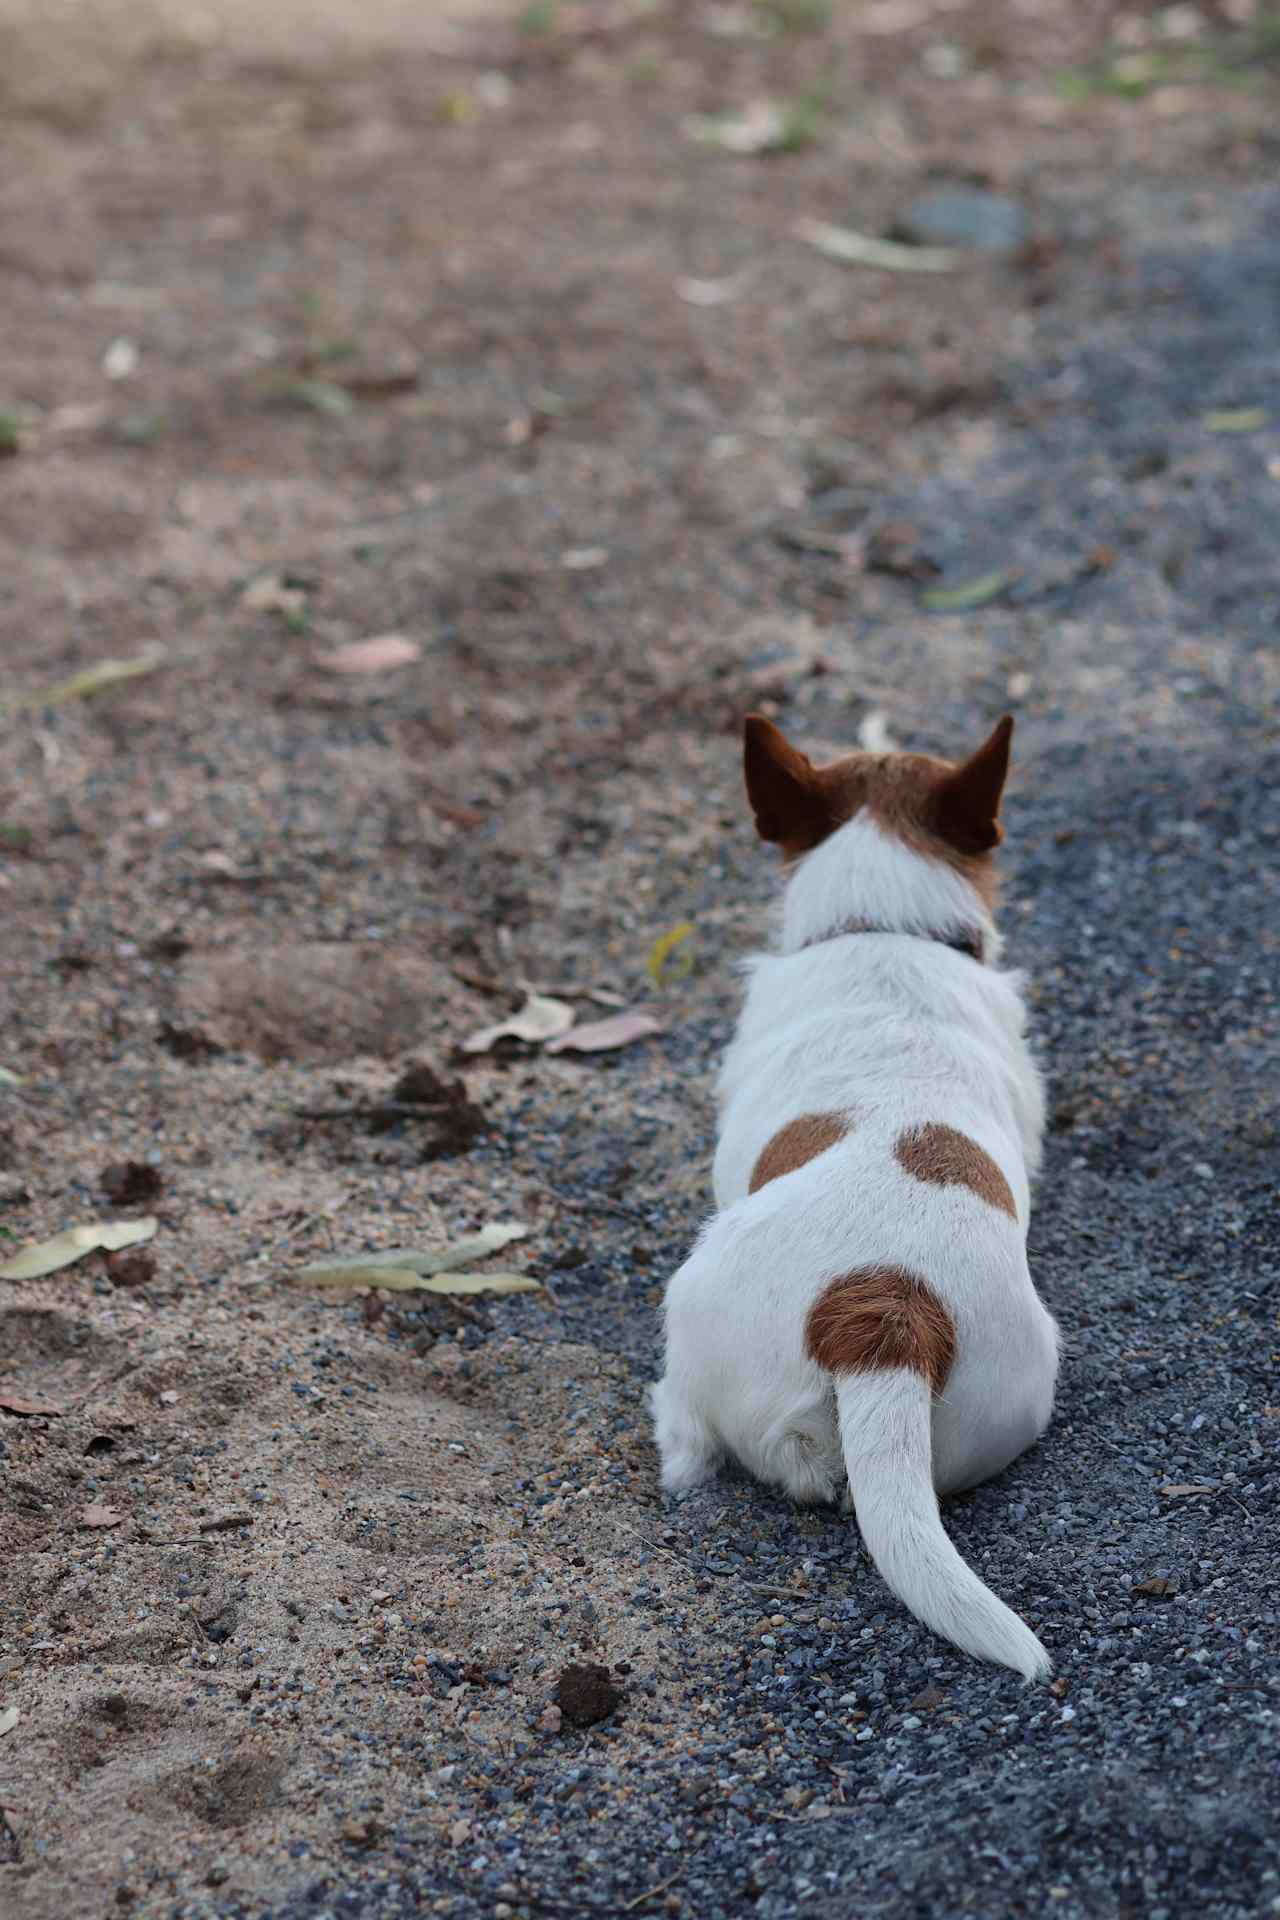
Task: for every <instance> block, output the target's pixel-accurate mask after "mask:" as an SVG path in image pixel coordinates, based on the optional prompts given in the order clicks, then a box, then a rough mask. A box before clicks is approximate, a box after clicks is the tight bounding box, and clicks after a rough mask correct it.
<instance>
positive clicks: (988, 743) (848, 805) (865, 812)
mask: <svg viewBox="0 0 1280 1920" xmlns="http://www.w3.org/2000/svg"><path fill="white" fill-rule="evenodd" d="M1012 737H1013V717H1012V715H1010V714H1006V715H1005V716H1004V718H1003V719H1002V720H999V721H997V723H996V725H995V727H994V728H993V730H992V732H991V734H990V735H989V737H988V738H987V739H986V740H985V741H984V742H983V744H982V745H981V746H980V747H979V748H978V750H977V752H976V753H973V754H971V755H970V756H969V758H968V759H967V760H963V761H959V762H954V761H950V760H937V759H934V758H933V757H932V756H931V755H929V754H923V753H850V754H845V755H843V756H842V757H841V758H840V759H839V760H833V761H830V762H829V763H828V764H827V765H825V766H820V767H819V766H815V765H814V764H813V762H812V761H811V760H810V759H809V757H808V755H807V754H805V753H801V752H800V750H799V748H798V747H793V746H792V744H791V742H790V741H789V740H788V739H787V737H786V735H785V734H784V733H783V732H782V731H781V730H780V728H778V727H775V726H774V724H773V722H772V721H771V720H766V719H765V718H764V717H763V715H761V714H758V713H752V714H748V716H747V720H746V726H745V739H744V765H745V772H746V781H747V797H748V799H749V800H750V802H751V808H752V811H753V813H754V814H755V821H756V831H757V832H758V833H759V835H760V837H761V839H762V840H769V841H772V842H773V843H774V845H776V846H779V847H781V849H782V852H783V855H784V857H785V858H786V859H787V860H788V861H790V860H796V859H798V858H799V857H800V856H801V855H802V854H805V853H810V852H812V850H813V849H814V848H815V847H817V846H820V845H821V844H822V842H823V841H824V840H827V839H829V838H830V836H831V835H832V834H833V833H835V832H836V831H837V830H838V829H839V828H840V827H843V826H845V825H846V824H847V823H848V822H849V821H850V820H852V819H854V818H855V817H857V816H859V815H862V816H864V817H868V818H870V819H872V820H874V821H875V823H876V825H877V826H879V827H880V828H881V829H882V830H883V831H884V832H886V833H889V834H892V835H894V836H895V837H896V838H897V839H899V840H901V841H902V842H903V843H904V844H905V845H906V846H908V847H910V848H911V849H912V851H913V852H915V853H918V854H922V855H924V856H925V857H926V858H930V859H935V860H941V861H945V862H946V864H947V865H948V866H951V867H953V868H957V869H958V870H959V871H960V872H962V873H963V874H964V876H965V878H966V879H968V880H970V881H972V882H973V883H974V884H975V885H978V886H979V888H980V890H982V888H981V881H982V879H983V878H984V877H985V876H986V874H987V873H988V872H989V871H990V869H991V855H992V853H993V852H994V850H995V848H996V847H998V846H999V844H1000V842H1001V840H1002V839H1003V838H1004V829H1003V827H1002V826H1001V825H1000V801H1001V796H1002V795H1003V793H1004V783H1005V779H1006V776H1007V774H1008V771H1009V743H1010V740H1011V739H1012Z"/></svg>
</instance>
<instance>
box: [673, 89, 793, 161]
mask: <svg viewBox="0 0 1280 1920" xmlns="http://www.w3.org/2000/svg"><path fill="white" fill-rule="evenodd" d="M684 130H685V132H686V134H687V135H688V136H689V138H690V139H691V140H699V141H701V142H702V143H703V145H705V146H711V147H720V148H722V149H723V151H724V152H725V153H777V152H778V151H779V150H780V149H781V148H783V147H788V146H791V145H793V144H794V143H795V134H794V128H793V122H792V117H791V116H790V115H789V114H787V113H786V112H785V111H784V110H783V109H782V108H781V107H780V106H778V105H777V103H776V102H775V101H773V100H753V101H752V102H751V104H750V106H747V107H744V108H743V110H742V112H741V113H727V114H724V115H722V116H721V117H720V118H718V119H709V118H708V117H707V116H706V115H705V114H701V113H691V114H690V115H689V117H688V119H687V120H686V121H685V123H684Z"/></svg>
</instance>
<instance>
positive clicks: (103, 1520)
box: [80, 1500, 124, 1527]
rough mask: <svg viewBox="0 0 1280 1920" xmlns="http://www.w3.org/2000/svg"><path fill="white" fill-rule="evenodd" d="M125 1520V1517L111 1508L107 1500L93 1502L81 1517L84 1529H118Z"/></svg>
mask: <svg viewBox="0 0 1280 1920" xmlns="http://www.w3.org/2000/svg"><path fill="white" fill-rule="evenodd" d="M123 1520H124V1515H123V1514H122V1513H117V1512H116V1510H115V1508H114V1507H109V1506H108V1505H107V1503H106V1501H105V1500H91V1501H90V1503H89V1505H88V1506H87V1507H86V1508H85V1509H84V1511H83V1512H82V1513H81V1515H80V1525H81V1526H82V1527H118V1526H120V1525H121V1524H122V1522H123Z"/></svg>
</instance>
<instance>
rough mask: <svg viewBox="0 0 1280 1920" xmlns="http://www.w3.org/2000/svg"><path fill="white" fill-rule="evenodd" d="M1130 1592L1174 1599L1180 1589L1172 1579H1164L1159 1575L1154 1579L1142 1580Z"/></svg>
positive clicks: (1159, 1598) (1162, 1598)
mask: <svg viewBox="0 0 1280 1920" xmlns="http://www.w3.org/2000/svg"><path fill="white" fill-rule="evenodd" d="M1130 1592H1131V1593H1134V1594H1142V1595H1144V1596H1147V1597H1149V1598H1150V1599H1152V1600H1172V1599H1174V1598H1175V1597H1176V1595H1177V1592H1178V1589H1177V1587H1176V1586H1175V1585H1174V1583H1173V1581H1172V1580H1163V1579H1161V1578H1160V1576H1159V1575H1157V1576H1156V1577H1155V1578H1154V1579H1152V1580H1140V1581H1139V1582H1138V1584H1137V1586H1136V1587H1131V1588H1130Z"/></svg>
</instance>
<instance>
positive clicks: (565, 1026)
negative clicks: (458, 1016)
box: [462, 993, 573, 1053]
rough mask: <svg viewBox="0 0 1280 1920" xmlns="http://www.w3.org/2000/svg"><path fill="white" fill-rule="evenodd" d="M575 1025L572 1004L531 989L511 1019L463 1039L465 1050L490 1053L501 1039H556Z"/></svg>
mask: <svg viewBox="0 0 1280 1920" xmlns="http://www.w3.org/2000/svg"><path fill="white" fill-rule="evenodd" d="M572 1025H573V1008H572V1007H570V1006H567V1005H566V1004H565V1002H564V1001H563V1000H552V999H551V998H550V997H549V996H548V995H547V994H542V993H531V994H530V995H529V997H528V999H527V1000H526V1001H525V1003H524V1005H523V1006H522V1007H521V1008H520V1009H519V1011H518V1012H517V1013H513V1014H512V1015H511V1018H510V1019H509V1020H500V1021H499V1022H498V1024H497V1025H496V1026H494V1027H481V1028H480V1030H479V1031H478V1032H477V1033H470V1034H468V1035H467V1037H466V1039H465V1040H464V1041H463V1042H462V1051H463V1052H464V1053H487V1052H488V1051H489V1049H490V1047H494V1046H496V1045H497V1043H498V1041H499V1040H528V1041H530V1042H531V1043H537V1042H538V1041H541V1040H554V1039H555V1038H556V1036H557V1035H558V1034H561V1033H568V1031H569V1029H570V1027H571V1026H572Z"/></svg>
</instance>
